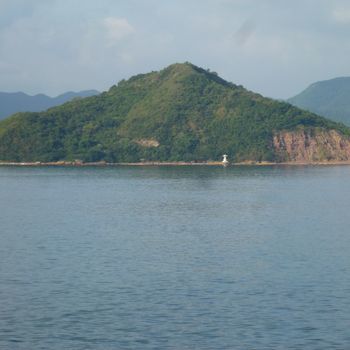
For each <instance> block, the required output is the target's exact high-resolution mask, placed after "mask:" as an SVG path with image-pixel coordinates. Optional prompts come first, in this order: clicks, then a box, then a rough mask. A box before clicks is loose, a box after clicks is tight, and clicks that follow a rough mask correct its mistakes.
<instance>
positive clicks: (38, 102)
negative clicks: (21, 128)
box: [0, 90, 99, 119]
mask: <svg viewBox="0 0 350 350" xmlns="http://www.w3.org/2000/svg"><path fill="white" fill-rule="evenodd" d="M98 94H99V91H97V90H84V91H79V92H73V91H69V92H65V93H63V94H61V95H58V96H56V97H50V96H47V95H44V94H37V95H34V96H31V95H28V94H25V93H24V92H0V119H4V118H6V117H8V116H10V115H12V114H14V113H17V112H41V111H44V110H46V109H48V108H51V107H54V106H58V105H61V104H63V103H65V102H68V101H71V100H73V99H74V98H77V97H81V98H83V97H90V96H94V95H98Z"/></svg>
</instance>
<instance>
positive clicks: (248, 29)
mask: <svg viewBox="0 0 350 350" xmlns="http://www.w3.org/2000/svg"><path fill="white" fill-rule="evenodd" d="M254 31H255V23H254V22H253V21H251V20H246V21H245V22H244V23H243V24H242V25H241V26H240V28H239V29H238V30H237V31H236V33H235V35H234V37H235V40H236V42H237V44H238V45H239V46H244V45H245V44H246V43H247V42H248V40H249V38H250V37H251V36H252V34H253V33H254Z"/></svg>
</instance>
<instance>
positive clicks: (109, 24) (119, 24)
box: [103, 17, 135, 46]
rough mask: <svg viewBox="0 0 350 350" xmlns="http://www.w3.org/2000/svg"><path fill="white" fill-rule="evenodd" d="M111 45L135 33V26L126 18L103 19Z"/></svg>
mask: <svg viewBox="0 0 350 350" xmlns="http://www.w3.org/2000/svg"><path fill="white" fill-rule="evenodd" d="M103 25H104V27H105V29H106V30H107V37H108V42H109V45H110V46H113V45H114V44H115V43H116V42H118V41H120V40H122V39H124V38H126V37H128V36H130V35H131V34H133V33H135V29H134V27H133V26H132V25H131V24H130V23H129V22H128V20H127V19H125V18H116V17H107V18H105V19H104V20H103Z"/></svg>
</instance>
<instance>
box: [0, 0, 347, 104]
mask: <svg viewBox="0 0 350 350" xmlns="http://www.w3.org/2000/svg"><path fill="white" fill-rule="evenodd" d="M349 38H350V1H349V0H0V77H1V79H0V91H6V92H15V91H24V92H26V93H29V94H36V93H45V94H48V95H50V96H55V95H57V94H60V93H63V92H65V91H79V90H84V89H97V90H100V91H104V90H107V89H108V88H109V87H110V86H112V85H114V84H116V83H117V82H118V81H119V80H121V79H126V78H129V77H130V76H132V75H135V74H139V73H147V72H149V71H152V70H160V69H162V68H164V67H166V66H168V65H170V64H172V63H175V62H186V61H189V62H191V63H193V64H195V65H197V66H200V67H203V68H209V69H210V70H212V71H216V72H217V73H218V74H219V75H220V76H221V77H223V78H224V79H226V80H228V81H231V82H233V83H235V84H240V85H243V86H244V87H246V88H247V89H249V90H252V91H255V92H258V93H261V94H262V95H264V96H268V97H273V98H288V97H292V96H294V95H295V94H297V93H299V92H301V91H302V90H303V89H305V88H306V87H307V86H308V85H309V84H311V83H313V82H315V81H320V80H326V79H331V78H334V77H339V76H350V64H349V57H350V40H349Z"/></svg>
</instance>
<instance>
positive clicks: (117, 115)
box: [0, 63, 350, 162]
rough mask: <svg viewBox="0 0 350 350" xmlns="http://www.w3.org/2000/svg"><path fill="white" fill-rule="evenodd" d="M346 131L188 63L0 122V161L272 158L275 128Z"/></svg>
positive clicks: (346, 131)
mask: <svg viewBox="0 0 350 350" xmlns="http://www.w3.org/2000/svg"><path fill="white" fill-rule="evenodd" d="M300 129H307V130H309V131H310V132H311V133H315V132H317V131H318V130H330V129H334V130H337V131H338V132H340V133H341V134H343V135H350V131H349V129H348V128H346V127H345V126H343V125H341V124H337V123H334V122H331V121H329V120H327V119H324V118H322V117H318V116H316V115H314V114H312V113H309V112H305V111H302V110H300V109H298V108H296V107H293V106H292V105H290V104H288V103H284V102H277V101H275V100H271V99H268V98H264V97H262V96H260V95H258V94H255V93H252V92H250V91H247V90H246V89H244V88H243V87H241V86H236V85H234V84H232V83H228V82H226V81H225V80H223V79H221V78H219V77H218V76H217V74H216V73H212V72H209V71H207V70H203V69H201V68H198V67H196V66H194V65H192V64H190V63H185V64H174V65H171V66H169V67H168V68H166V69H164V70H161V71H160V72H152V73H149V74H140V75H137V76H134V77H132V78H131V79H129V80H127V81H121V82H119V84H118V85H117V86H112V87H111V88H110V90H109V91H107V92H104V93H102V94H100V95H98V96H93V97H88V98H85V99H81V100H77V101H72V102H68V103H66V104H64V105H62V106H59V107H54V108H51V109H49V110H48V111H46V112H41V113H20V114H16V115H14V116H12V117H10V118H8V119H6V120H4V121H2V122H1V123H0V160H7V161H58V160H74V159H80V160H83V161H86V162H88V161H99V160H105V161H108V162H129V161H140V160H159V161H161V160H169V161H175V160H184V161H189V160H209V159H213V160H215V159H219V158H220V157H221V155H222V154H223V153H228V154H229V155H230V159H231V160H235V161H241V160H247V159H250V160H271V161H273V160H276V159H277V157H276V154H275V150H274V147H273V135H274V134H275V133H276V132H279V131H288V130H300Z"/></svg>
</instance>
